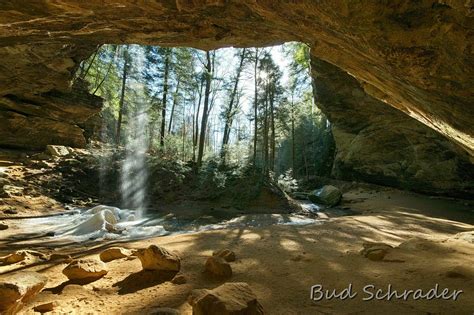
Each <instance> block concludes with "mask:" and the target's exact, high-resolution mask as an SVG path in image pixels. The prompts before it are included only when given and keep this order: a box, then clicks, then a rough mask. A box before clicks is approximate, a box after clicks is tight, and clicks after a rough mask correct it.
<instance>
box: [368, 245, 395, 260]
mask: <svg viewBox="0 0 474 315" xmlns="http://www.w3.org/2000/svg"><path fill="white" fill-rule="evenodd" d="M363 247H364V248H363V249H362V250H361V251H360V253H361V254H362V255H363V256H364V257H366V258H368V259H370V260H373V261H381V260H383V259H384V257H385V255H387V254H388V252H389V251H390V250H391V249H392V248H393V247H392V246H390V245H388V244H385V243H364V244H363Z"/></svg>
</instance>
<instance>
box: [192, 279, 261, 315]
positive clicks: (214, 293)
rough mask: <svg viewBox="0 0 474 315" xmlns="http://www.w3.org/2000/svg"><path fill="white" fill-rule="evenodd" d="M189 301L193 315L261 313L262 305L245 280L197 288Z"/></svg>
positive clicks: (247, 314)
mask: <svg viewBox="0 0 474 315" xmlns="http://www.w3.org/2000/svg"><path fill="white" fill-rule="evenodd" d="M189 303H190V304H191V306H192V307H193V315H231V314H232V315H261V314H264V312H263V307H262V305H261V304H260V303H259V302H258V301H257V297H256V296H255V294H254V293H253V292H252V290H251V289H250V287H249V285H248V284H247V283H244V282H229V283H225V284H223V285H221V286H219V287H217V288H215V289H213V290H195V291H193V292H192V294H191V297H190V299H189Z"/></svg>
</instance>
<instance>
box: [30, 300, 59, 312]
mask: <svg viewBox="0 0 474 315" xmlns="http://www.w3.org/2000/svg"><path fill="white" fill-rule="evenodd" d="M56 306H57V303H56V302H49V303H44V304H40V305H37V306H35V307H33V310H34V311H35V312H39V313H47V312H51V311H53V310H54V308H55V307H56Z"/></svg>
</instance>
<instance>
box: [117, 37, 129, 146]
mask: <svg viewBox="0 0 474 315" xmlns="http://www.w3.org/2000/svg"><path fill="white" fill-rule="evenodd" d="M128 48H129V47H128V45H127V46H125V49H124V50H123V70H122V89H121V93H120V103H119V116H118V121H117V132H116V144H117V145H118V144H120V136H121V131H122V119H123V111H124V99H125V88H126V84H127V72H128V69H129V67H130V54H129V52H128Z"/></svg>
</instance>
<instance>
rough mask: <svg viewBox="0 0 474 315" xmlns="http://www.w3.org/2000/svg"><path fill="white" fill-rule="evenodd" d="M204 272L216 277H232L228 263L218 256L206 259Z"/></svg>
mask: <svg viewBox="0 0 474 315" xmlns="http://www.w3.org/2000/svg"><path fill="white" fill-rule="evenodd" d="M204 272H205V273H207V274H209V275H211V276H213V277H216V278H230V277H232V268H231V266H230V264H229V263H228V262H227V261H225V260H224V258H222V257H218V256H211V257H209V258H208V259H207V260H206V264H205V265H204Z"/></svg>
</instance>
